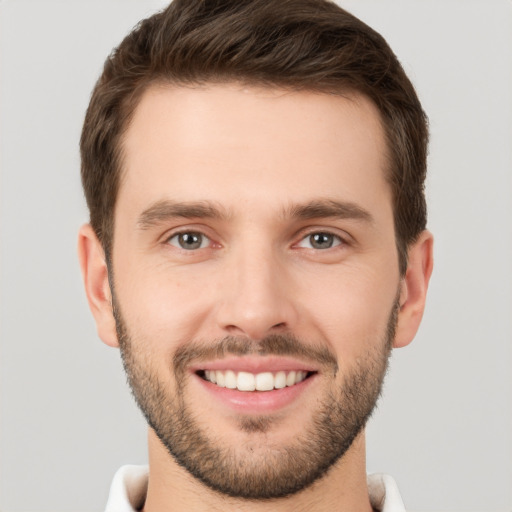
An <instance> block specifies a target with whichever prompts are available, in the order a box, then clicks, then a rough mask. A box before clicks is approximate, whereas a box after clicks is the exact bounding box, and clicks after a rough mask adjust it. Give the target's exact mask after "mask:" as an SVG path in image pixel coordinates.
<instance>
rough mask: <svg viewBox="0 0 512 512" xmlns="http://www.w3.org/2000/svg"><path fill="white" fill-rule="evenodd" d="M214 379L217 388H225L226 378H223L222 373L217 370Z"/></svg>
mask: <svg viewBox="0 0 512 512" xmlns="http://www.w3.org/2000/svg"><path fill="white" fill-rule="evenodd" d="M215 377H216V379H217V386H220V387H221V388H225V387H226V378H225V377H224V372H220V371H219V370H217V371H216V372H215Z"/></svg>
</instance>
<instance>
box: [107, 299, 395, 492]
mask: <svg viewBox="0 0 512 512" xmlns="http://www.w3.org/2000/svg"><path fill="white" fill-rule="evenodd" d="M114 306H115V307H114V312H115V317H116V326H117V333H118V338H119V343H120V347H121V356H122V360H123V365H124V368H125V371H126V375H127V379H128V383H129V385H130V387H131V390H132V394H133V396H134V398H135V400H136V402H137V404H138V406H139V408H140V409H141V411H142V413H143V414H144V416H145V418H146V420H147V422H148V424H149V426H150V427H151V428H152V429H153V430H154V432H155V433H156V435H157V436H158V438H159V439H160V441H161V442H162V444H163V445H164V446H165V448H166V449H167V450H168V452H169V453H170V455H171V456H172V457H173V458H174V460H175V461H176V462H177V463H178V464H179V465H180V466H182V467H183V468H185V469H186V470H187V471H188V472H189V473H190V474H191V475H192V476H193V477H195V478H196V479H198V480H199V481H201V482H202V483H204V484H205V485H206V486H208V487H209V488H210V489H212V490H214V491H217V492H219V493H221V494H223V495H227V496H231V497H235V498H241V499H246V500H268V499H275V498H283V497H286V496H289V495H292V494H295V493H297V492H299V491H301V490H303V489H305V488H307V487H309V486H310V485H311V484H313V483H314V482H315V481H317V480H318V479H320V478H321V477H322V476H324V475H325V474H326V473H327V471H328V470H329V469H330V468H331V467H333V466H334V465H335V464H336V463H337V462H339V461H340V460H341V459H342V457H343V456H344V454H345V453H346V452H347V450H348V449H349V448H350V446H351V445H352V443H353V441H354V439H355V438H356V437H357V435H358V434H359V433H360V432H361V430H362V429H363V428H364V426H365V424H366V422H367V420H368V418H369V417H370V416H371V414H372V412H373V410H374V408H375V405H376V403H377V400H378V398H379V396H380V394H381V389H382V383H383V380H384V376H385V374H386V371H387V367H388V360H389V355H390V352H391V347H392V343H393V340H394V334H395V328H396V323H397V316H398V308H399V306H398V303H397V302H395V304H394V305H393V309H392V311H391V314H390V316H389V319H388V325H387V329H386V332H385V333H384V334H383V336H382V338H383V339H382V340H380V343H379V344H378V346H377V347H376V348H375V351H374V352H373V353H368V354H366V357H364V358H361V359H359V360H358V362H356V364H355V365H354V366H353V368H352V369H351V370H350V371H349V372H348V373H345V375H344V376H343V378H342V382H341V385H339V386H338V387H334V386H332V387H331V388H330V390H329V391H328V392H326V393H325V396H323V397H321V399H320V400H319V406H318V408H317V409H316V411H315V412H314V413H313V415H312V418H311V420H310V422H309V425H308V427H307V428H305V430H304V432H303V434H302V435H300V436H296V437H295V438H294V439H293V441H291V442H290V443H289V444H288V445H282V444H280V445H276V444H272V445H266V441H265V439H266V438H265V437H264V434H265V433H267V432H269V431H271V429H272V427H273V426H274V419H273V417H271V416H259V417H255V416H250V417H249V416H240V418H239V421H238V427H239V429H240V431H241V432H245V433H246V434H247V436H248V439H251V435H253V440H254V439H257V440H258V442H257V443H252V444H251V445H249V444H248V445H247V446H245V447H240V446H233V445H232V444H231V445H229V444H227V443H226V442H223V441H221V440H219V439H218V438H216V437H215V433H213V434H211V433H210V432H206V431H205V429H204V428H201V426H200V425H199V422H198V421H197V420H196V418H195V416H194V413H193V411H191V409H190V407H189V405H188V404H187V403H186V393H185V392H184V391H185V390H184V388H185V384H186V377H185V374H186V372H185V368H186V365H187V364H188V363H189V361H191V360H196V358H197V355H198V354H201V353H203V352H204V350H203V349H202V348H201V347H204V345H194V343H193V342H191V343H190V344H186V345H184V346H183V347H182V349H181V350H180V353H179V354H175V356H174V359H173V366H174V373H175V377H176V392H175V393H174V394H171V393H170V392H169V390H168V388H167V387H166V386H164V384H163V383H162V381H161V380H160V379H159V376H158V374H157V372H156V371H155V369H154V367H153V365H152V364H151V360H150V358H149V357H148V354H144V353H142V351H141V350H140V348H138V347H137V343H136V340H133V339H132V338H131V337H130V335H129V333H128V329H127V326H126V323H125V322H124V320H123V318H122V316H121V313H120V310H119V306H118V305H117V303H116V301H114ZM207 350H208V352H209V354H212V353H214V352H215V353H217V354H221V353H223V354H225V353H226V352H228V353H230V354H234V355H243V354H247V353H249V352H250V353H258V354H279V355H283V354H285V353H286V354H287V355H291V356H294V355H299V353H300V354H304V352H305V353H308V354H309V353H310V352H311V350H310V349H309V346H308V345H306V344H304V343H301V342H300V340H298V339H296V338H295V337H293V336H291V335H288V334H284V335H272V336H269V337H267V338H265V339H263V340H260V341H259V342H258V343H253V342H248V340H247V339H245V338H232V337H229V338H225V339H223V340H219V341H216V342H212V344H211V345H210V346H209V348H208V349H207ZM290 352H291V353H290ZM313 352H314V353H316V354H317V355H318V357H317V359H322V358H323V361H321V363H322V366H323V367H324V368H326V369H327V373H329V371H330V372H331V373H332V375H333V380H334V376H335V375H336V372H337V370H338V368H337V364H336V359H335V356H334V355H333V354H331V353H330V352H329V351H327V349H325V348H323V349H322V348H319V349H318V350H316V351H313ZM317 362H318V361H317ZM258 435H259V436H260V437H257V438H256V437H254V436H258Z"/></svg>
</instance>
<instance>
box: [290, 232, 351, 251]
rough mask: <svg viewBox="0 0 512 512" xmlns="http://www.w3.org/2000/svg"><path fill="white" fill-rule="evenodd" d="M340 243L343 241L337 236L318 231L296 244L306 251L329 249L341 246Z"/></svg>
mask: <svg viewBox="0 0 512 512" xmlns="http://www.w3.org/2000/svg"><path fill="white" fill-rule="evenodd" d="M342 242H343V240H342V239H341V238H340V237H339V236H337V235H333V234H332V233H326V232H323V231H319V232H316V233H311V234H309V235H308V236H306V237H305V238H303V239H302V240H301V241H300V243H299V244H298V247H304V248H306V249H331V248H332V247H336V246H337V245H341V244H342Z"/></svg>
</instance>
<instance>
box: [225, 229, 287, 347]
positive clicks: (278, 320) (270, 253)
mask: <svg viewBox="0 0 512 512" xmlns="http://www.w3.org/2000/svg"><path fill="white" fill-rule="evenodd" d="M262 245H263V246H262ZM280 256H281V255H280V254H279V251H278V250H277V249H275V248H274V247H273V246H272V244H271V243H270V242H269V241H268V240H267V243H266V244H262V243H261V240H260V241H258V240H257V237H253V238H252V241H250V242H249V241H247V243H244V244H240V246H238V247H236V248H234V249H233V251H232V254H231V255H230V261H229V265H228V267H229V268H228V278H227V279H226V282H225V285H226V290H225V293H224V294H223V296H224V300H223V303H222V307H221V313H220V317H219V320H220V321H221V323H222V326H221V327H222V328H223V329H224V330H227V331H228V332H229V333H230V334H244V335H247V336H248V337H250V338H251V339H260V338H262V337H264V336H265V335H267V334H270V333H271V332H275V331H276V330H286V329H287V328H288V329H289V328H291V326H292V325H293V323H294V321H295V308H294V305H293V301H292V297H291V296H290V292H291V289H290V285H291V283H289V279H288V277H287V275H288V273H287V271H286V268H285V261H283V258H282V257H280Z"/></svg>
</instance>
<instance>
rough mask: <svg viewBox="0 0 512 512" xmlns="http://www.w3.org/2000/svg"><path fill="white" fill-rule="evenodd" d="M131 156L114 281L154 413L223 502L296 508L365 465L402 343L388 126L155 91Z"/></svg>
mask: <svg viewBox="0 0 512 512" xmlns="http://www.w3.org/2000/svg"><path fill="white" fill-rule="evenodd" d="M123 156H124V159H123V175H122V180H121V186H120V190H119V195H118V202H117V205H116V211H115V234H114V241H113V255H112V261H111V269H110V270H111V282H112V284H113V295H114V296H113V302H114V310H115V313H116V324H117V334H118V339H119V343H120V346H121V350H122V355H123V360H124V364H125V368H126V370H127V373H128V376H129V380H130V384H131V386H132V389H133V392H134V395H135V397H136V399H137V401H138V403H139V405H140V407H141V408H142V410H143V412H144V414H145V415H146V417H147V419H148V422H149V424H150V426H151V427H152V428H153V430H154V431H155V432H156V434H157V436H158V437H159V438H160V440H161V441H162V443H163V444H164V445H165V446H166V448H167V450H168V451H169V453H170V454H172V456H173V457H174V459H175V460H176V461H177V462H178V463H179V464H180V465H181V466H183V467H185V468H186V469H187V470H188V471H189V472H190V473H192V474H193V475H194V476H195V477H196V478H198V479H200V480H201V481H202V482H204V483H206V484H207V485H208V486H210V487H211V488H213V489H216V490H218V491H221V492H223V493H226V494H229V495H232V496H239V497H245V498H270V497H278V496H285V495H288V494H291V493H294V492H297V491H298V490H300V489H302V488H304V487H305V486H307V485H309V484H311V483H312V482H313V481H315V480H316V479H318V478H319V477H321V476H322V475H323V474H324V473H325V472H326V471H327V470H328V469H329V468H330V467H331V466H333V465H336V463H337V461H338V460H339V459H340V457H342V456H343V454H344V453H345V452H346V451H347V450H348V449H350V446H351V443H352V441H353V440H354V438H355V437H356V436H357V434H358V433H359V432H360V431H361V429H362V428H363V426H364V423H365V421H366V419H367V418H368V416H369V414H370V413H371V411H372V409H373V406H374V404H375V401H376V400H377V397H378V395H379V390H380V386H381V383H382V379H383V376H384V373H385V369H386V363H387V358H388V355H389V351H390V348H391V345H392V342H393V332H394V328H395V325H396V319H397V316H398V312H399V305H398V301H399V291H400V276H399V271H398V256H397V252H396V245H395V233H394V227H393V212H392V202H391V192H390V189H389V186H388V184H387V183H386V180H385V168H386V146H385V142H384V134H383V130H382V127H381V125H380V122H379V116H378V113H377V111H376V109H375V108H374V107H373V105H372V104H371V103H370V102H369V101H367V100H366V99H365V98H363V97H359V96H351V97H341V96H332V95H326V94H325V95H324V94H315V93H307V92H300V93H299V92H286V91H282V90H270V89H255V88H243V87H242V86H237V85H215V86H213V85H212V86H208V87H206V86H205V87H197V88H177V87H176V88H173V87H170V86H159V87H156V86H155V87H153V88H152V89H150V90H148V91H147V92H146V93H145V95H144V96H143V98H142V100H141V103H140V104H139V106H138V107H137V110H136V112H135V115H134V118H133V120H132V123H131V125H130V127H129V129H128V131H127V133H126V137H125V139H124V144H123ZM114 292H115V293H114Z"/></svg>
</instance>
